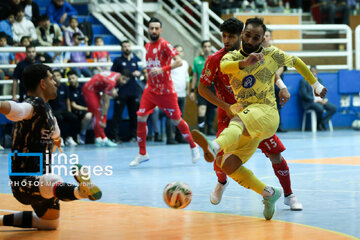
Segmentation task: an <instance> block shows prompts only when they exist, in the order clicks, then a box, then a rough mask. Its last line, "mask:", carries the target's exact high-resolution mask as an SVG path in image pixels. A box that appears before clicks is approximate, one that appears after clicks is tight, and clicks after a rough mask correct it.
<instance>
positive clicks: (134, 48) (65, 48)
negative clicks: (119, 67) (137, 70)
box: [0, 45, 146, 100]
mask: <svg viewBox="0 0 360 240" xmlns="http://www.w3.org/2000/svg"><path fill="white" fill-rule="evenodd" d="M131 48H132V51H133V52H135V53H137V54H136V55H137V56H138V57H139V58H140V60H141V61H140V62H139V66H142V67H145V66H146V62H145V55H146V52H145V48H144V47H142V46H132V47H131ZM35 50H36V52H37V53H39V52H89V51H93V52H98V51H109V52H113V51H121V47H120V46H112V45H108V46H76V47H75V46H61V47H36V48H35ZM1 52H13V53H17V52H25V47H2V48H0V53H1ZM61 61H62V60H61ZM45 64H46V65H48V66H50V67H52V68H68V67H111V66H112V62H86V63H64V62H59V63H45ZM15 67H16V64H1V65H0V69H9V68H15ZM89 79H90V78H79V81H80V82H85V81H88V80H89ZM63 81H66V79H63ZM12 82H13V80H4V79H3V80H0V85H6V84H12ZM11 98H12V96H11V95H5V96H0V99H1V100H3V99H11Z"/></svg>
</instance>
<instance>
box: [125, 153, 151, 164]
mask: <svg viewBox="0 0 360 240" xmlns="http://www.w3.org/2000/svg"><path fill="white" fill-rule="evenodd" d="M149 160H150V156H149V154H145V155H141V154H138V155H137V156H136V158H135V159H134V160H132V161H131V162H130V164H129V166H130V167H135V166H137V165H139V164H140V163H142V162H146V161H149Z"/></svg>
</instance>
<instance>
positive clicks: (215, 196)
mask: <svg viewBox="0 0 360 240" xmlns="http://www.w3.org/2000/svg"><path fill="white" fill-rule="evenodd" d="M227 185H229V182H228V181H226V183H225V184H222V183H219V182H218V183H217V184H216V186H215V188H214V190H213V191H212V192H211V194H210V202H211V203H212V204H214V205H218V204H219V203H220V201H221V198H222V195H223V193H224V191H225V188H226V187H227Z"/></svg>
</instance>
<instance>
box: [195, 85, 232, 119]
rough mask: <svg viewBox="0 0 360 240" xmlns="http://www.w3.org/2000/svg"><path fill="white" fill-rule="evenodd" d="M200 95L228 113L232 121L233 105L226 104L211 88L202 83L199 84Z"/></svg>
mask: <svg viewBox="0 0 360 240" xmlns="http://www.w3.org/2000/svg"><path fill="white" fill-rule="evenodd" d="M199 93H200V95H201V96H202V97H203V98H205V99H206V100H208V101H209V102H211V103H212V104H214V105H215V106H217V107H219V108H221V109H223V110H224V111H225V112H226V115H228V117H229V118H230V119H231V118H232V117H234V114H233V112H232V111H231V110H230V107H231V104H228V103H226V102H224V101H223V100H221V99H219V98H218V97H217V96H216V95H215V94H214V93H213V92H212V91H211V90H210V87H208V86H206V85H205V84H203V83H202V82H200V83H199Z"/></svg>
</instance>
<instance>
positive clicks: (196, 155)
mask: <svg viewBox="0 0 360 240" xmlns="http://www.w3.org/2000/svg"><path fill="white" fill-rule="evenodd" d="M191 157H192V163H194V164H195V163H197V162H198V161H199V160H200V150H199V147H198V146H197V145H196V147H194V148H192V149H191Z"/></svg>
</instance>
